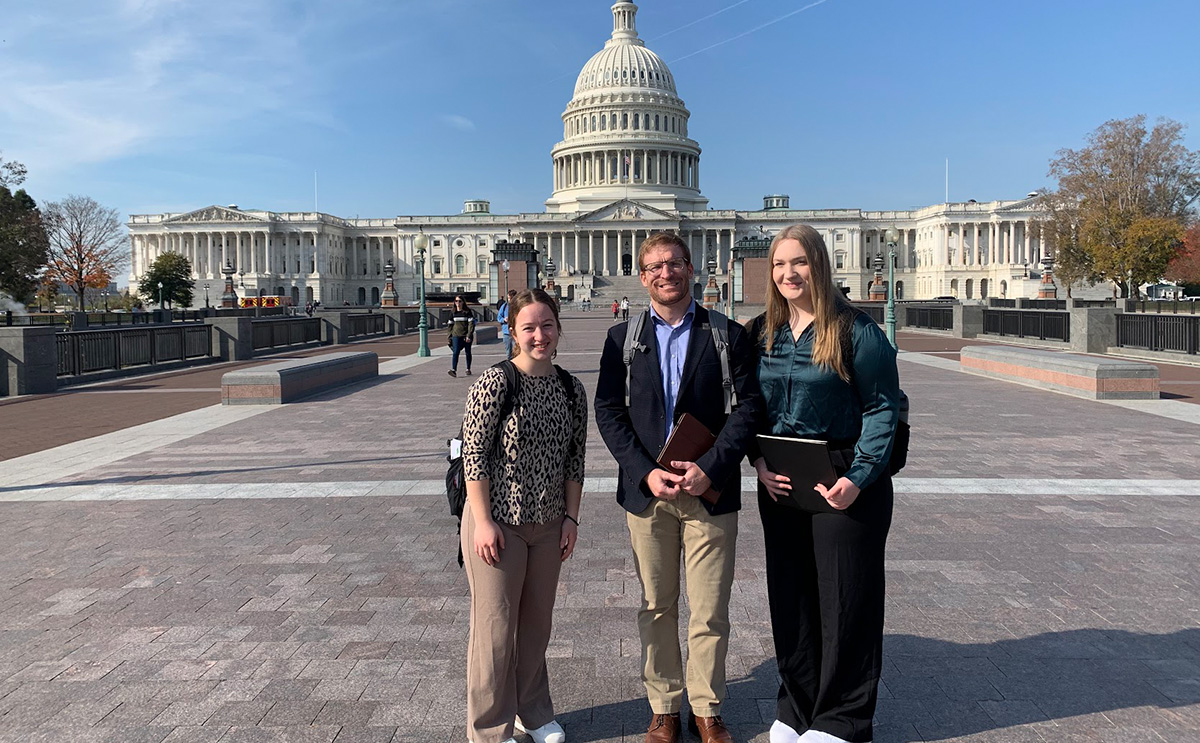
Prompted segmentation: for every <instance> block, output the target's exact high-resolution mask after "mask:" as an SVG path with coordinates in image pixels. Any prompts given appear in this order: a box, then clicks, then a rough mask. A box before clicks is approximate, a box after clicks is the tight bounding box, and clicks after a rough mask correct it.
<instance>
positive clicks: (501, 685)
mask: <svg viewBox="0 0 1200 743" xmlns="http://www.w3.org/2000/svg"><path fill="white" fill-rule="evenodd" d="M462 523H463V528H462V550H463V565H464V566H465V567H466V571H467V583H468V584H469V585H470V587H471V633H470V638H469V639H468V641H467V739H468V740H470V741H473V743H499V742H500V741H503V740H507V739H509V738H511V737H512V735H513V720H514V718H515V717H517V716H520V718H521V722H522V723H524V724H525V726H526V727H528V728H538V727H541V726H542V725H545V724H546V723H548V722H550V721H551V720H553V719H554V704H553V702H551V700H550V680H549V676H548V674H547V672H546V646H547V645H549V643H550V631H551V620H552V618H553V614H554V597H555V594H556V593H557V590H558V574H559V569H560V568H561V567H562V551H561V550H560V549H559V546H558V545H559V540H560V539H561V537H562V518H561V517H559V518H557V519H554V520H553V521H551V522H549V523H546V524H523V525H521V526H512V525H510V524H504V523H500V522H497V524H498V525H499V527H500V530H501V531H502V532H503V533H504V549H503V550H501V552H500V562H499V563H498V564H497V565H496V566H494V567H493V566H491V565H488V564H487V563H485V562H484V561H483V560H481V559H480V558H479V555H476V554H475V550H474V549H473V548H472V544H473V540H474V537H475V521H474V519H472V518H471V509H470V505H468V506H467V508H466V511H465V512H464V513H463V522H462Z"/></svg>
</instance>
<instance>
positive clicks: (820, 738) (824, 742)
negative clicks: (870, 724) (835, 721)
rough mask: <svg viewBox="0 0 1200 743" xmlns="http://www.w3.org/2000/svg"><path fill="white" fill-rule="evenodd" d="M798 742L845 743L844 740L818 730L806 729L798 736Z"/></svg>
mask: <svg viewBox="0 0 1200 743" xmlns="http://www.w3.org/2000/svg"><path fill="white" fill-rule="evenodd" d="M800 743H846V741H844V740H842V739H841V738H839V737H837V736H836V735H832V734H830V733H824V732H821V731H820V730H807V731H805V733H804V735H801V736H800Z"/></svg>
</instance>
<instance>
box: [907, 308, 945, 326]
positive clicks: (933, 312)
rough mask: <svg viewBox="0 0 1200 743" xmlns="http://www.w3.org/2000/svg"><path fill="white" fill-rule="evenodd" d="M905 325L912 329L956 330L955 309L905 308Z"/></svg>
mask: <svg viewBox="0 0 1200 743" xmlns="http://www.w3.org/2000/svg"><path fill="white" fill-rule="evenodd" d="M904 324H905V325H906V326H907V327H910V328H926V329H928V330H954V308H953V307H905V308H904Z"/></svg>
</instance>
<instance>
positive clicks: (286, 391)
mask: <svg viewBox="0 0 1200 743" xmlns="http://www.w3.org/2000/svg"><path fill="white" fill-rule="evenodd" d="M377 376H379V356H377V355H376V354H374V353H371V352H369V351H366V352H344V353H326V354H322V355H320V356H313V357H310V358H306V359H290V360H288V361H278V362H275V363H273V364H263V365H262V366H256V367H254V368H252V369H240V370H238V371H231V372H226V373H225V374H224V375H222V376H221V404H222V405H281V404H283V403H286V402H295V401H296V400H299V399H300V398H302V397H307V396H309V395H315V394H317V393H318V392H324V391H326V390H330V389H333V388H334V387H340V386H342V385H344V384H351V383H353V382H361V381H362V380H364V379H371V378H372V377H377Z"/></svg>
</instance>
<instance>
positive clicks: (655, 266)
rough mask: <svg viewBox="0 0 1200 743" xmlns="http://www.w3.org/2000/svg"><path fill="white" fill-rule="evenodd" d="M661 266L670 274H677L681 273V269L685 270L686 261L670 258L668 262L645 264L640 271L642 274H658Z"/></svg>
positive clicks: (684, 259)
mask: <svg viewBox="0 0 1200 743" xmlns="http://www.w3.org/2000/svg"><path fill="white" fill-rule="evenodd" d="M663 266H666V267H667V268H668V269H670V271H671V273H677V272H679V271H682V270H683V269H685V268H687V266H688V261H687V259H686V258H672V259H671V260H669V261H659V262H658V263H647V264H646V265H644V266H642V271H643V272H644V273H651V274H653V273H658V272H659V271H661V270H662V268H663Z"/></svg>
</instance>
